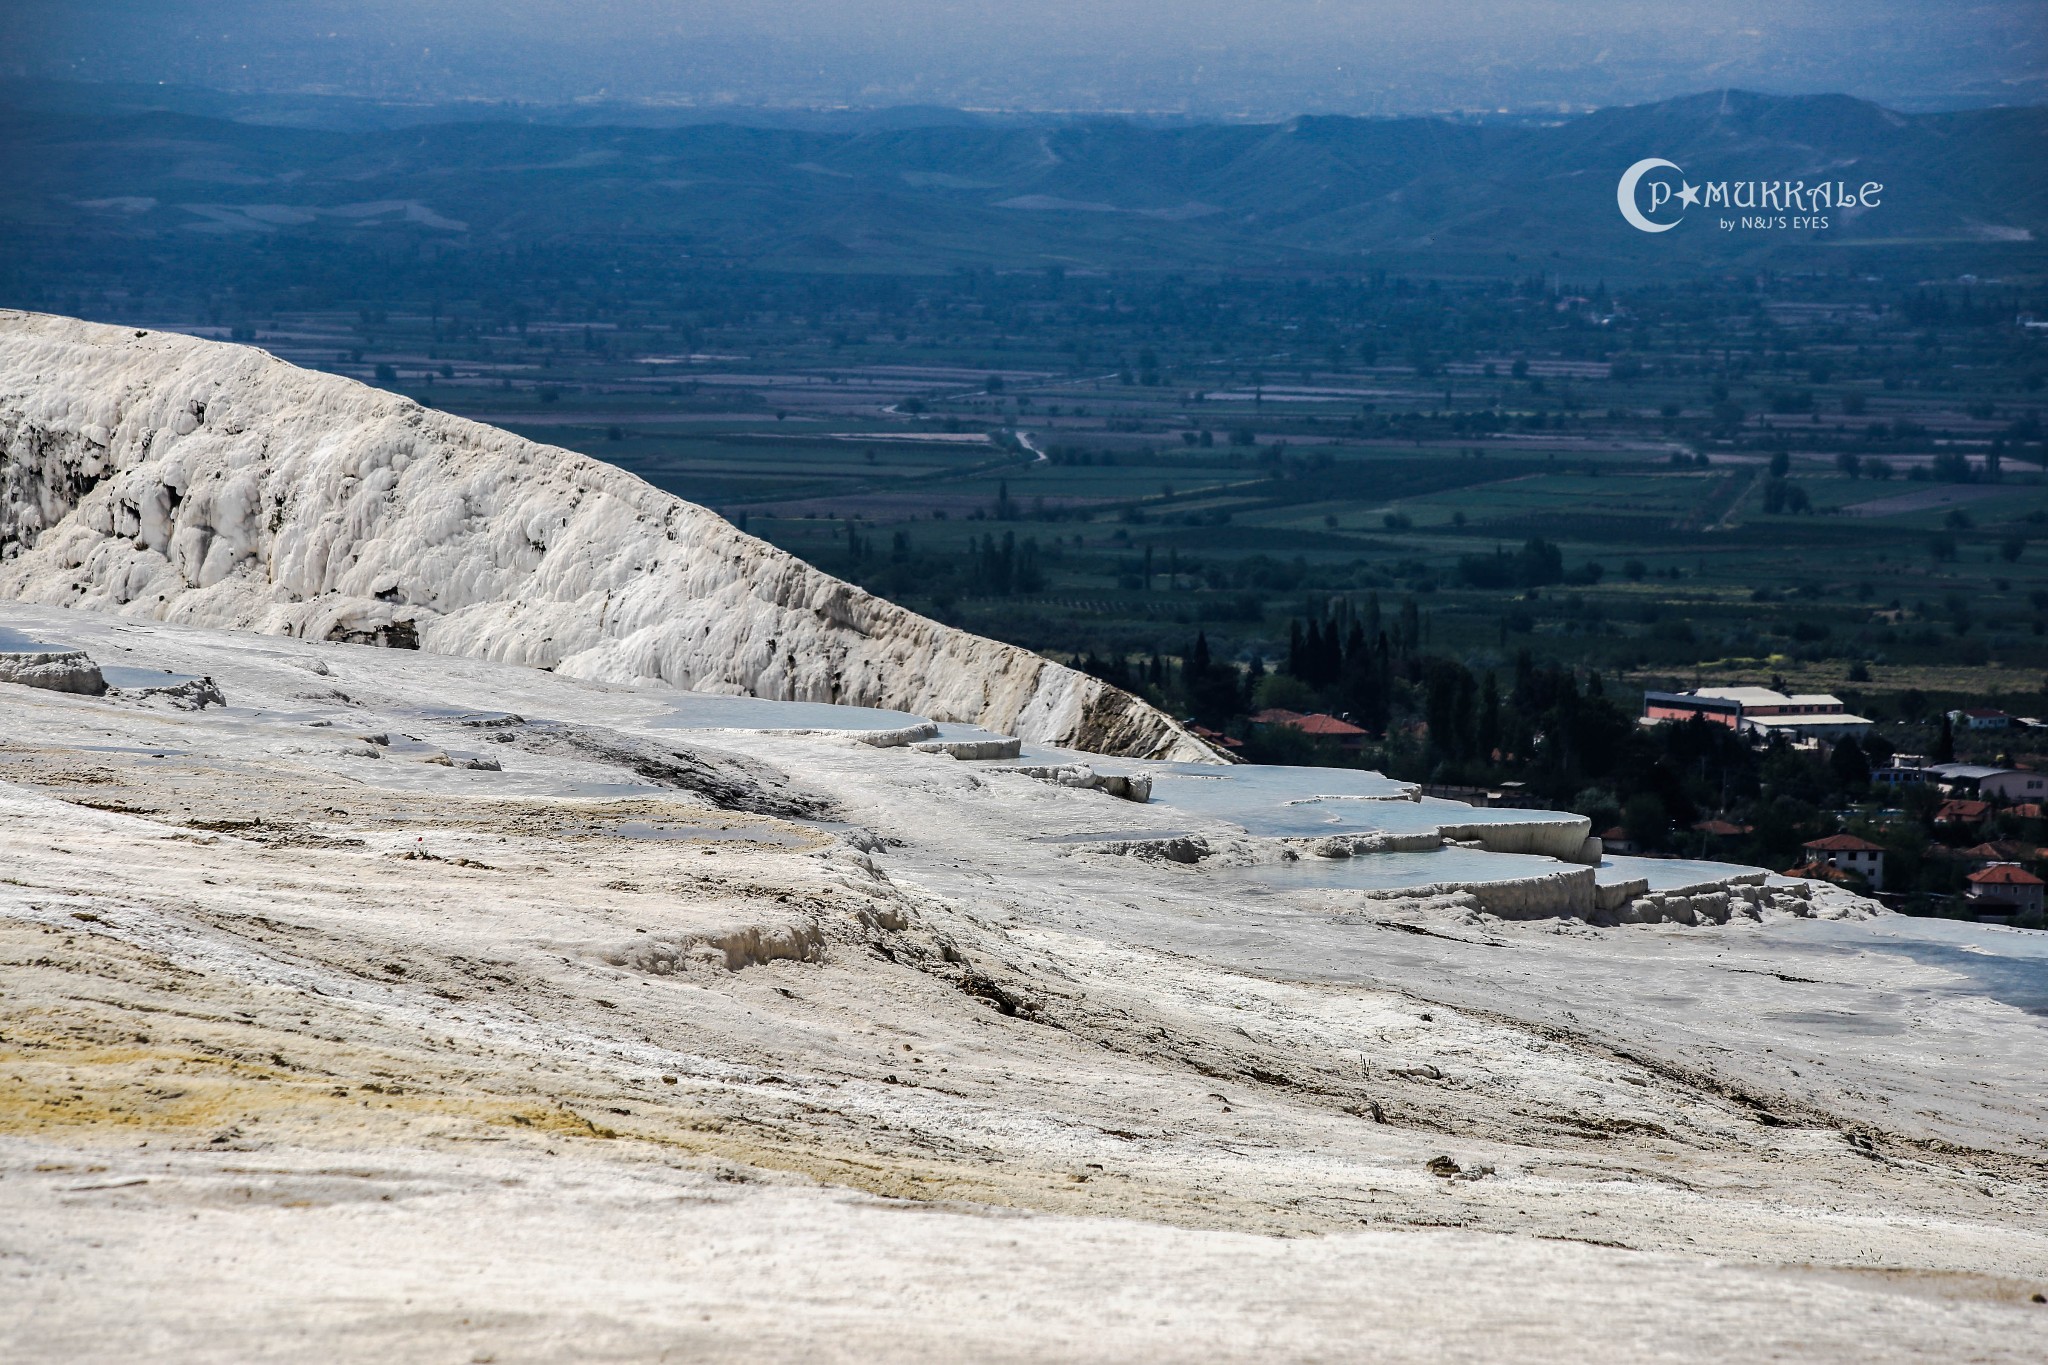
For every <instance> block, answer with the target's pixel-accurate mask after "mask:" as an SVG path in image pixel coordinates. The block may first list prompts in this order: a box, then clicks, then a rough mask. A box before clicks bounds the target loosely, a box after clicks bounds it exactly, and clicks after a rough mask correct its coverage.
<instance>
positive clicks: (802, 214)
mask: <svg viewBox="0 0 2048 1365" xmlns="http://www.w3.org/2000/svg"><path fill="white" fill-rule="evenodd" d="M0 96H4V92H0ZM929 117H930V118H931V119H932V120H934V121H933V122H931V123H929V124H927V125H925V126H900V127H898V126H875V127H865V128H848V129H841V130H837V131H826V130H822V129H796V128H763V127H745V126H735V125H717V124H707V125H699V126H692V127H683V128H642V127H560V126H545V125H539V124H531V123H468V122H465V123H444V124H433V125H426V126H421V127H416V128H406V129H392V130H385V131H364V132H336V131H330V130H320V129H297V128H280V127H272V126H258V125H252V124H246V123H233V122H228V121H225V120H222V119H214V118H202V117H195V116H192V115H189V114H181V113H176V112H170V111H154V112H141V113H128V114H121V115H117V116H104V117H92V116H85V115H77V114H54V113H34V112H31V111H27V110H22V109H8V108H5V107H0V173H4V174H5V175H6V176H7V178H8V184H9V186H10V188H11V189H13V190H14V193H13V194H11V195H10V196H9V197H8V198H7V199H6V200H5V201H4V202H0V241H6V242H8V244H9V245H11V246H13V247H14V248H15V255H16V256H17V257H18V258H19V260H18V263H17V264H16V267H15V268H16V271H17V275H18V278H19V283H18V284H17V285H16V286H15V288H16V291H17V292H16V296H15V301H17V302H19V301H22V300H24V299H26V298H28V297H30V296H29V295H26V294H24V293H22V292H20V291H21V289H22V288H23V286H25V285H31V284H32V285H34V286H35V287H38V288H41V289H44V290H46V291H47V293H46V295H45V296H46V297H51V298H63V297H66V296H67V295H68V294H70V293H72V292H75V291H76V290H77V289H78V288H79V286H80V280H81V277H85V276H90V275H92V274H97V273H100V272H103V271H106V270H107V269H109V268H118V269H120V270H122V271H124V272H126V273H128V274H129V275H130V276H131V278H135V279H136V280H137V281H138V283H142V282H146V283H147V285H148V286H149V287H150V288H161V287H163V285H164V284H165V282H166V281H165V280H164V279H163V278H162V277H161V272H162V271H163V269H164V266H163V264H162V263H163V261H164V259H165V255H164V252H163V251H162V249H161V243H162V242H163V241H164V240H165V239H167V238H168V239H170V240H175V241H177V242H179V244H180V246H179V250H178V253H177V255H178V256H179V257H180V258H182V259H184V260H186V261H188V262H189V261H191V260H195V259H198V258H200V257H204V258H205V260H206V261H207V262H209V264H208V265H206V266H203V267H201V268H199V269H198V270H197V272H196V273H197V274H198V275H199V277H201V278H204V277H205V276H206V275H207V274H208V272H209V271H210V270H217V269H221V268H225V269H228V270H230V271H239V270H241V269H244V268H246V262H244V261H242V260H241V259H240V257H239V253H242V252H243V251H244V250H245V249H246V248H248V247H250V246H251V245H252V244H259V243H261V244H267V245H266V246H265V247H264V250H265V251H266V252H277V251H286V252H291V251H300V250H309V251H310V250H317V252H318V253H319V257H320V259H321V261H322V262H323V263H324V265H323V268H324V269H325V270H327V271H330V272H333V271H338V270H342V269H344V268H345V269H346V271H348V272H352V273H355V274H359V275H362V276H363V277H365V278H374V277H376V275H377V272H379V271H383V270H388V269H389V268H390V261H391V258H392V257H393V255H394V253H396V254H397V255H398V256H400V257H403V256H405V255H409V254H411V253H412V252H414V251H418V250H421V249H423V248H424V249H426V250H427V251H428V252H429V253H430V254H431V256H432V258H433V259H435V260H441V259H443V258H444V257H445V258H446V259H449V260H453V261H457V262H459V261H463V260H465V259H468V258H472V257H474V258H478V259H481V260H489V261H493V262H494V263H495V264H493V265H492V266H491V267H490V268H491V269H493V270H502V269H508V268H510V269H521V270H527V271H538V272H540V273H541V274H544V275H547V274H551V273H557V272H558V266H559V262H560V253H561V252H563V251H564V250H571V251H589V252H593V253H596V254H597V255H598V256H602V257H604V258H607V259H608V260H610V261H611V262H612V263H614V264H616V263H618V262H619V261H622V260H632V261H633V262H635V267H634V268H636V269H640V270H649V271H652V270H660V271H662V272H664V273H666V272H668V271H671V270H673V269H675V266H676V262H678V261H688V262H702V261H735V262H748V263H752V264H757V265H769V264H773V265H776V266H778V267H780V268H792V267H800V268H817V267H820V266H826V267H829V268H831V269H834V270H840V269H845V268H847V267H848V266H849V265H852V266H860V267H866V268H872V269H877V270H883V271H896V270H908V271H912V272H916V273H923V272H929V271H933V270H946V269H952V268H955V267H959V266H972V267H987V266H999V267H1008V268H1041V269H1042V268H1044V267H1046V266H1047V265H1050V264H1059V265H1061V266H1064V267H1066V268H1069V269H1073V268H1083V267H1085V268H1091V269H1136V270H1147V271H1151V270H1189V269H1204V268H1213V269H1218V270H1226V271H1244V270H1256V269H1269V268H1285V269H1290V270H1291V269H1308V270H1328V269H1335V270H1339V271H1346V272H1351V271H1357V270H1359V269H1361V268H1384V267H1386V266H1388V265H1389V264H1390V260H1389V257H1390V256H1391V257H1393V258H1395V259H1396V260H1406V261H1410V262H1412V265H1413V267H1414V268H1417V269H1423V268H1427V267H1428V266H1429V264H1430V263H1431V262H1437V263H1439V264H1447V267H1455V268H1456V270H1457V271H1458V272H1460V273H1462V272H1465V271H1469V270H1471V269H1474V268H1476V263H1479V262H1482V261H1485V262H1487V263H1488V264H1487V267H1486V268H1487V270H1488V272H1489V273H1501V272H1506V273H1510V274H1516V273H1522V272H1523V271H1524V270H1525V269H1526V267H1525V266H1524V265H1523V264H1522V261H1523V260H1526V259H1527V258H1528V257H1530V256H1532V255H1542V254H1544V253H1548V252H1557V253H1559V254H1558V255H1557V256H1556V257H1554V258H1551V257H1546V259H1549V260H1551V261H1552V262H1553V264H1552V265H1551V266H1549V267H1548V268H1550V269H1562V268H1564V266H1562V265H1558V264H1556V262H1565V263H1568V264H1575V265H1577V266H1578V267H1579V268H1592V267H1594V266H1596V265H1597V266H1598V267H1600V268H1605V267H1608V266H1616V267H1620V266H1627V265H1630V264H1631V263H1633V265H1634V266H1636V267H1638V268H1645V269H1649V270H1650V271H1652V273H1655V274H1658V275H1660V276H1661V275H1662V274H1663V272H1666V271H1668V270H1669V269H1670V268H1671V267H1672V266H1673V265H1674V264H1677V263H1686V264H1691V265H1698V264H1701V263H1709V264H1714V265H1717V266H1718V265H1726V264H1728V263H1730V262H1733V261H1738V260H1749V259H1751V258H1752V257H1754V256H1755V255H1756V254H1757V253H1759V252H1764V253H1770V252H1775V251H1780V250H1783V249H1787V248H1788V247H1801V246H1805V247H1811V246H1814V245H1827V244H1836V245H1839V244H1846V243H1850V242H1856V243H1864V244H1870V243H1884V242H1889V243H1893V244H1916V245H1918V246H1920V247H1926V246H1928V245H1929V244H1935V243H1948V244H1950V245H1955V246H1964V247H1972V248H1976V247H1982V246H1983V245H1985V244H1987V243H2004V244H2005V246H2006V248H2007V249H2018V248H2017V247H2015V246H2014V244H2019V245H2020V246H2025V245H2026V244H2028V243H2038V242H2039V241H2040V240H2041V239H2042V238H2043V237H2044V236H2048V217H2044V213H2048V209H2044V205H2048V177H2044V174H2043V170H2042V168H2043V167H2044V166H2048V157H2044V156H2043V150H2044V145H2048V110H2043V109H2039V108H2015V109H1980V110H1966V111H1961V112H1956V113H1948V114H1912V115H1909V114H1900V113H1896V112H1893V111H1891V110H1888V109H1884V108H1882V107H1880V106H1878V105H1875V104H1870V103H1868V102H1865V101H1861V100H1855V99H1850V98H1847V97H1845V96H1831V95H1810V96H1776V95H1763V94H1756V93H1749V92H1743V91H1714V92H1710V93H1707V94H1702V95H1696V96H1689V97H1686V98H1683V99H1675V100H1667V101H1664V102H1662V103H1659V104H1650V105H1638V106H1633V107H1625V108H1611V109H1605V110H1602V111H1600V112H1599V113H1596V114H1593V115H1590V116H1587V117H1584V118H1578V119H1572V120H1568V121H1565V122H1562V123H1559V124H1556V125H1551V126H1534V125H1509V124H1488V125H1475V124H1466V123H1457V122H1452V121H1448V120H1443V119H1431V118H1404V119H1363V118H1345V117H1303V118H1296V119H1290V120H1287V121H1285V122H1281V123H1271V124H1193V125H1185V126H1156V125H1147V124H1143V123H1137V122H1129V121H1122V120H1114V119H1079V120H1046V121H1042V122H1039V123H1037V124H1031V123H1024V122H1008V123H1001V124H986V123H985V124H976V123H971V122H962V121H961V120H960V119H959V118H958V117H957V116H951V117H949V116H943V115H940V114H936V113H934V114H931V115H930V116H929ZM1653 155H1654V156H1662V157H1668V158H1670V159H1672V160H1674V161H1676V162H1678V163H1680V164H1681V165H1683V166H1684V167H1685V168H1686V170H1687V171H1688V172H1690V173H1692V174H1694V175H1695V177H1699V176H1705V177H1707V178H1709V179H1713V180H1728V179H1735V180H1743V179H1775V178H1785V179H1790V180H1805V181H1809V182H1818V181H1821V180H1828V181H1833V180H1837V179H1841V180H1845V181H1849V182H1850V183H1854V184H1861V183H1862V182H1864V181H1873V182H1876V183H1879V184H1883V185H1885V186H1887V187H1888V189H1887V192H1886V194H1885V196H1884V200H1883V208H1882V210H1881V211H1878V212H1859V213H1856V214H1846V215H1845V214H1835V215H1831V224H1830V226H1829V227H1828V228H1826V229H1824V230H1822V229H1799V230H1796V231H1787V232H1785V233H1776V234H1768V235H1766V236H1763V237H1756V238H1752V237H1750V236H1746V235H1744V234H1742V233H1734V232H1722V231H1718V230H1716V229H1715V228H1714V226H1713V225H1712V224H1711V223H1708V222H1706V221H1704V220H1703V219H1702V218H1699V217H1696V218H1695V219H1694V220H1693V221H1692V223H1691V224H1690V225H1689V226H1688V227H1687V228H1686V230H1684V231H1682V232H1678V233H1674V234H1671V235H1669V236H1655V237H1649V236H1645V235H1644V234H1641V233H1637V232H1635V231H1634V230H1633V229H1631V228H1630V227H1629V226H1628V225H1627V224H1626V223H1625V222H1624V221H1623V220H1622V219H1621V217H1620V215H1619V214H1618V213H1616V212H1615V184H1616V180H1617V178H1618V177H1619V176H1620V174H1621V172H1622V169H1623V168H1624V167H1626V166H1628V165H1629V164H1630V163H1631V162H1633V161H1635V160H1636V159H1638V158H1640V157H1644V156H1653ZM1695 229H1697V230H1695ZM512 248H521V249H526V250H529V251H530V250H533V249H535V248H541V249H542V250H541V251H540V254H539V255H537V256H535V257H534V258H533V259H532V260H531V261H529V262H528V263H527V264H524V265H519V264H516V263H511V262H508V259H507V258H505V257H504V256H503V255H502V253H505V252H506V251H508V249H512ZM1510 252H1513V253H1515V254H1516V256H1517V257H1518V258H1520V259H1518V260H1516V261H1510V260H1509V259H1508V256H1507V253H1510ZM515 254H516V253H515ZM215 261H218V262H219V264H218V265H214V264H211V263H212V262H215ZM1368 262H1369V263H1368ZM342 263H346V266H345V267H344V266H343V264H342ZM179 268H180V269H190V268H191V267H190V266H189V265H187V266H185V267H179ZM1404 268H1405V267H1404ZM1808 268H1810V264H1809V267H1808ZM590 273H591V274H592V275H593V276H594V277H601V276H602V273H603V272H601V271H593V272H590ZM570 277H571V278H575V275H574V274H573V273H572V274H571V276H570ZM208 287H209V288H211V287H213V286H211V285H209V286H208Z"/></svg>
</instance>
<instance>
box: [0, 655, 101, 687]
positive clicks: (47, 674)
mask: <svg viewBox="0 0 2048 1365" xmlns="http://www.w3.org/2000/svg"><path fill="white" fill-rule="evenodd" d="M0 683H14V684H16V685H17V686H21V687H43V688H48V689H49V690H50V691H52V692H78V693H81V694H83V695H85V696H88V697H97V696H99V695H100V694H101V693H103V692H105V691H106V690H107V681H106V679H105V678H103V677H101V676H100V666H99V665H98V664H96V663H94V662H93V661H92V659H91V657H90V656H89V655H87V654H86V653H85V651H84V650H81V649H60V650H45V651H40V652H35V653H22V654H0Z"/></svg>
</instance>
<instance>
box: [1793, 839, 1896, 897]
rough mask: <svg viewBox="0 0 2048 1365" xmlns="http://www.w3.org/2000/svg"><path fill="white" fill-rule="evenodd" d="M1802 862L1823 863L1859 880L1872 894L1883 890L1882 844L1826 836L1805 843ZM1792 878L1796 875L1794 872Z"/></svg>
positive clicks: (1865, 840)
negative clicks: (1804, 853)
mask: <svg viewBox="0 0 2048 1365" xmlns="http://www.w3.org/2000/svg"><path fill="white" fill-rule="evenodd" d="M1806 860H1807V861H1808V862H1809V863H1826V864H1827V865H1828V866H1829V867H1832V868H1836V869H1838V870H1840V871H1843V872H1847V873H1850V874H1852V875H1854V876H1856V877H1858V878H1860V879H1861V880H1862V881H1863V883H1864V884H1865V885H1866V886H1868V887H1869V888H1870V889H1871V890H1872V891H1882V890H1884V845H1882V844H1873V843H1871V842H1870V840H1868V839H1859V838H1857V837H1856V836H1855V835H1853V834H1830V835H1828V836H1827V837H1826V838H1825V839H1809V840H1808V841H1807V844H1806ZM1792 875H1794V876H1798V875H1799V874H1798V873H1796V872H1795V873H1794V874H1792ZM1829 880H1833V878H1830V879H1829Z"/></svg>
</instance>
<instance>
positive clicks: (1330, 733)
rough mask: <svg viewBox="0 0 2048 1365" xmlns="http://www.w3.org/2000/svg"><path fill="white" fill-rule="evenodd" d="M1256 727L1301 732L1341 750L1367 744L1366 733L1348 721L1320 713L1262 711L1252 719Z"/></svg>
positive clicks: (1273, 709) (1277, 710) (1274, 709)
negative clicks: (1303, 713)
mask: <svg viewBox="0 0 2048 1365" xmlns="http://www.w3.org/2000/svg"><path fill="white" fill-rule="evenodd" d="M1251 719H1252V724H1254V725H1278V726H1284V727H1285V728H1287V729H1289V730H1299V731H1301V733H1303V734H1305V735H1307V736H1309V738H1311V739H1320V740H1327V741H1330V742H1333V743H1335V744H1337V745H1338V746H1339V747H1341V748H1345V749H1355V748H1357V747H1358V746H1359V745H1361V744H1363V743H1364V742H1365V736H1366V732H1365V731H1364V730H1363V729H1361V728H1360V727H1358V726H1356V725H1353V724H1352V723H1351V722H1350V721H1348V720H1339V719H1337V717H1335V716H1330V715H1325V714H1323V713H1322V712H1320V711H1316V712H1311V713H1310V714H1308V715H1302V714H1301V713H1300V712H1299V711H1282V710H1280V709H1279V708H1277V707H1275V708H1272V709H1270V710H1265V711H1260V712H1258V713H1257V714H1256V715H1254V716H1253V717H1252V718H1251Z"/></svg>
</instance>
